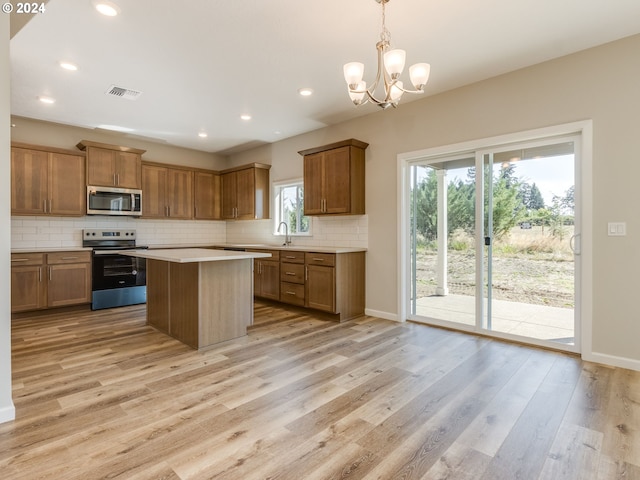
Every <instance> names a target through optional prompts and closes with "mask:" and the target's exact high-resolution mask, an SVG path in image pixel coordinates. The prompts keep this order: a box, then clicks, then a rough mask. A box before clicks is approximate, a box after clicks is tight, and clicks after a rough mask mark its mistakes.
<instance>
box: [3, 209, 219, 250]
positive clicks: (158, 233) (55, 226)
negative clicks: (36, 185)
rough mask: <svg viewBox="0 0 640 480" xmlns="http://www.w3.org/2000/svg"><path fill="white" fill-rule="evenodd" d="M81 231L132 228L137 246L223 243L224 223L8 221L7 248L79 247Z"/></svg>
mask: <svg viewBox="0 0 640 480" xmlns="http://www.w3.org/2000/svg"><path fill="white" fill-rule="evenodd" d="M83 228H133V229H135V230H136V234H137V244H138V245H170V244H194V245H195V244H203V243H224V242H225V240H226V224H225V222H216V221H202V220H198V221H195V220H150V219H135V218H131V217H123V218H116V217H100V216H95V217H94V216H86V217H74V218H65V217H26V216H25V217H11V248H15V249H18V248H68V247H81V246H82V229H83Z"/></svg>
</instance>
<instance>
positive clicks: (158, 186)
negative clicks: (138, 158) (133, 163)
mask: <svg viewBox="0 0 640 480" xmlns="http://www.w3.org/2000/svg"><path fill="white" fill-rule="evenodd" d="M142 215H143V217H146V218H170V219H174V220H177V219H190V218H193V171H192V170H189V169H181V168H173V167H165V166H161V165H158V164H153V163H144V164H143V165H142Z"/></svg>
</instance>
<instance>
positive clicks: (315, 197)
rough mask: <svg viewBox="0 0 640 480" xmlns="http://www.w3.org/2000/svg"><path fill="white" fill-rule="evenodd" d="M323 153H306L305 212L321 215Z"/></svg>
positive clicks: (306, 213)
mask: <svg viewBox="0 0 640 480" xmlns="http://www.w3.org/2000/svg"><path fill="white" fill-rule="evenodd" d="M322 155H323V154H322V153H316V154H313V155H305V157H304V214H305V215H319V214H321V213H322V200H323V191H322V184H323V175H324V173H323V168H322V165H323V163H322Z"/></svg>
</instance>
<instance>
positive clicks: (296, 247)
mask: <svg viewBox="0 0 640 480" xmlns="http://www.w3.org/2000/svg"><path fill="white" fill-rule="evenodd" d="M215 246H216V247H222V248H225V247H226V248H246V249H247V250H251V249H257V250H284V251H286V250H291V251H297V252H316V253H353V252H366V251H367V249H366V248H362V247H315V246H306V245H289V246H284V245H282V244H277V245H270V244H267V243H264V244H263V243H216V244H215Z"/></svg>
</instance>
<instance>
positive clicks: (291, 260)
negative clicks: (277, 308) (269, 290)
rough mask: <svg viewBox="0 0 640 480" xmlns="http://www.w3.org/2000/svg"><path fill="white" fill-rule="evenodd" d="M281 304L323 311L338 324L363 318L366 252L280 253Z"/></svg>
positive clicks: (285, 251) (283, 251) (293, 251)
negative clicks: (361, 316) (359, 317)
mask: <svg viewBox="0 0 640 480" xmlns="http://www.w3.org/2000/svg"><path fill="white" fill-rule="evenodd" d="M262 281H264V279H263V280H262ZM256 284H257V281H256ZM257 291H258V288H257V287H256V292H257ZM256 296H260V295H258V294H257V293H256ZM265 298H266V297H265ZM280 301H281V302H283V303H288V304H291V305H297V306H300V307H306V308H312V309H314V310H320V311H323V312H326V313H327V314H329V316H330V318H331V319H333V320H337V321H344V320H348V319H351V318H355V317H358V316H360V315H364V305H365V252H348V253H317V252H304V251H296V250H281V251H280Z"/></svg>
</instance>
